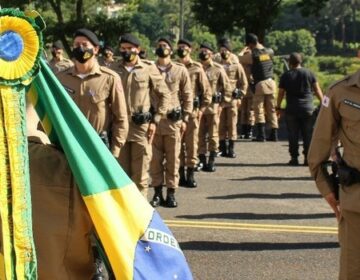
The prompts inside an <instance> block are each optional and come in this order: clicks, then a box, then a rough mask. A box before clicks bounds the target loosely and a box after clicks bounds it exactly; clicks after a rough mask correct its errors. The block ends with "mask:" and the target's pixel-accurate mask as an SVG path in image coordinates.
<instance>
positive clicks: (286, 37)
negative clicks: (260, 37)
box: [265, 29, 316, 56]
mask: <svg viewBox="0 0 360 280" xmlns="http://www.w3.org/2000/svg"><path fill="white" fill-rule="evenodd" d="M265 39H266V46H268V47H270V48H272V49H273V50H274V52H275V54H276V55H286V54H289V53H292V52H298V53H302V54H304V55H305V56H314V55H315V54H316V42H315V39H314V38H313V36H312V34H311V33H310V31H308V30H305V29H299V30H295V31H273V32H270V33H269V34H268V35H267V36H266V38H265Z"/></svg>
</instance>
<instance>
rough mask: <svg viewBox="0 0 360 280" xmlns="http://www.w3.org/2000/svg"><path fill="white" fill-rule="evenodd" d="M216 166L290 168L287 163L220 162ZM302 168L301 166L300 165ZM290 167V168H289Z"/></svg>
mask: <svg viewBox="0 0 360 280" xmlns="http://www.w3.org/2000/svg"><path fill="white" fill-rule="evenodd" d="M216 166H222V167H246V166H247V167H271V166H289V165H288V164H287V163H285V162H281V163H277V162H275V163H230V162H229V163H227V162H220V163H216ZM300 166H301V165H300ZM289 167H290V166H289Z"/></svg>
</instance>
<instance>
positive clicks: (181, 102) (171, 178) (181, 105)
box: [150, 38, 194, 207]
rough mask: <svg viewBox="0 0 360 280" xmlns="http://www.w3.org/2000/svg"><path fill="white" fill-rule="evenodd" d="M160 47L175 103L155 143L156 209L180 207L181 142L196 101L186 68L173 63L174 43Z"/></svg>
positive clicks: (161, 67) (164, 73)
mask: <svg viewBox="0 0 360 280" xmlns="http://www.w3.org/2000/svg"><path fill="white" fill-rule="evenodd" d="M156 47H157V48H156V55H157V56H158V59H157V61H156V66H157V68H158V69H159V71H160V73H161V75H162V76H163V77H164V79H165V82H166V84H167V86H168V88H169V91H170V98H171V99H170V102H169V103H170V106H169V111H168V114H167V118H164V119H161V120H160V123H159V126H158V128H157V130H156V132H155V138H154V141H153V158H152V160H151V164H150V176H151V179H152V183H151V184H152V186H153V187H154V189H155V194H154V197H153V199H152V201H151V202H150V203H151V205H152V206H153V207H157V206H159V205H163V206H166V207H177V202H176V200H175V190H176V189H177V188H178V184H179V167H180V159H179V156H180V147H181V138H182V135H183V134H184V132H185V131H186V127H187V123H188V122H189V118H190V115H191V114H192V112H193V99H194V98H193V93H192V90H191V81H190V77H189V73H188V71H187V69H186V68H185V66H184V65H183V64H181V63H177V62H172V61H171V58H170V55H171V53H172V45H171V43H170V41H169V40H168V39H167V38H160V39H159V40H158V41H157V46H156ZM164 160H165V162H164ZM164 178H165V182H164ZM164 183H165V186H166V188H167V195H166V200H164V198H163V196H162V187H163V184H164Z"/></svg>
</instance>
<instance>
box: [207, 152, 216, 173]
mask: <svg viewBox="0 0 360 280" xmlns="http://www.w3.org/2000/svg"><path fill="white" fill-rule="evenodd" d="M215 157H216V152H210V156H209V162H208V164H207V165H206V171H208V172H215Z"/></svg>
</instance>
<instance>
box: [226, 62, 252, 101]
mask: <svg viewBox="0 0 360 280" xmlns="http://www.w3.org/2000/svg"><path fill="white" fill-rule="evenodd" d="M221 65H222V66H223V67H224V69H225V72H226V74H227V76H228V78H229V84H230V90H231V91H230V93H228V94H227V95H231V96H232V93H233V91H234V90H235V89H236V88H238V89H239V90H240V91H241V92H242V93H243V94H244V95H245V94H246V90H247V87H248V82H247V78H246V74H245V71H244V68H243V67H242V65H241V64H240V63H239V62H237V63H236V62H232V61H231V60H230V61H229V62H227V61H225V60H221Z"/></svg>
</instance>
